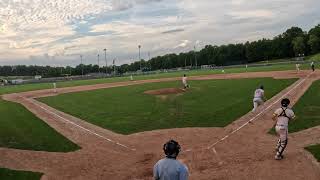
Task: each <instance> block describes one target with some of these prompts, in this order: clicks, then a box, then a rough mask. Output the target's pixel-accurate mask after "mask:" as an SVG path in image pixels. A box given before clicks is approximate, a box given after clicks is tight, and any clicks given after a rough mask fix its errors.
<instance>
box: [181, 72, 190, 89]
mask: <svg viewBox="0 0 320 180" xmlns="http://www.w3.org/2000/svg"><path fill="white" fill-rule="evenodd" d="M187 79H188V78H187V75H185V74H184V75H183V77H182V84H183V89H187V88H189V87H190V86H189V84H188V82H187Z"/></svg>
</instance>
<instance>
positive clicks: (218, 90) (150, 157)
mask: <svg viewBox="0 0 320 180" xmlns="http://www.w3.org/2000/svg"><path fill="white" fill-rule="evenodd" d="M278 68H279V69H278ZM293 68H294V67H293V66H292V65H290V66H288V65H281V66H279V67H278V66H270V67H269V66H266V67H259V68H250V69H244V68H235V69H228V70H226V73H221V71H209V70H203V71H190V72H177V73H168V74H158V75H149V76H137V77H135V81H128V78H127V77H123V78H113V79H99V80H86V81H71V82H63V83H60V84H58V87H63V88H61V89H58V93H54V92H53V91H52V89H49V88H51V85H50V84H35V85H22V86H12V87H4V88H1V89H0V93H1V94H2V100H0V113H1V119H0V121H1V125H0V147H1V148H0V153H1V158H0V167H2V168H3V169H0V179H40V178H43V179H150V178H151V177H152V167H153V164H154V163H155V162H157V160H159V159H160V158H161V157H162V150H161V148H162V145H163V143H164V142H166V141H167V140H169V139H176V140H177V141H178V142H179V143H180V144H181V146H182V153H181V155H180V156H179V159H180V160H181V161H183V162H184V163H186V164H187V166H188V168H189V170H190V178H191V179H301V178H304V179H315V180H316V179H319V178H320V166H319V163H318V162H317V160H318V161H319V159H320V141H319V139H320V133H319V132H320V129H319V128H320V127H319V125H320V120H319V119H320V118H319V116H320V114H319V107H320V104H319V102H320V101H319V100H320V94H319V91H320V81H319V79H320V74H319V72H315V73H311V72H310V71H309V70H304V71H301V72H296V71H295V70H292V69H293ZM306 68H307V66H306ZM280 69H281V70H284V69H285V70H288V71H278V70H280ZM290 69H291V70H290ZM184 73H188V76H189V83H190V85H191V87H190V88H189V89H187V90H186V91H183V90H182V88H181V80H180V79H181V76H182V74H184ZM260 85H264V86H265V90H266V97H267V101H266V102H265V103H264V104H263V105H262V106H261V107H259V108H258V110H257V111H256V112H254V113H253V112H251V109H252V96H253V92H254V90H255V89H256V88H257V87H259V86H260ZM35 90H36V91H35ZM12 93H13V94H12ZM284 97H288V98H290V100H291V101H292V104H291V106H292V107H293V110H294V112H295V113H296V116H297V118H296V120H295V121H293V122H292V123H291V124H290V126H289V132H290V135H289V145H288V148H287V150H286V152H285V159H284V160H282V161H280V162H278V161H275V160H274V159H273V157H274V147H275V145H276V142H277V137H275V136H274V135H270V134H268V132H269V130H270V129H271V128H272V125H273V122H272V120H271V117H272V114H273V111H274V110H275V109H276V108H278V107H279V106H280V104H279V101H280V100H281V99H282V98H284ZM249 122H251V123H249ZM304 149H306V150H304ZM292 164H295V166H294V167H292ZM128 167H130V168H128ZM282 167H292V168H282ZM5 168H8V169H5ZM9 169H11V170H9ZM33 172H35V173H33Z"/></svg>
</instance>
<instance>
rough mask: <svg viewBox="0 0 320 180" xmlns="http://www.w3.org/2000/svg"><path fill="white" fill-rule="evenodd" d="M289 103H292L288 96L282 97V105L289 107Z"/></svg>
mask: <svg viewBox="0 0 320 180" xmlns="http://www.w3.org/2000/svg"><path fill="white" fill-rule="evenodd" d="M289 104H290V100H289V99H288V98H285V99H282V101H281V105H282V106H283V107H288V106H289Z"/></svg>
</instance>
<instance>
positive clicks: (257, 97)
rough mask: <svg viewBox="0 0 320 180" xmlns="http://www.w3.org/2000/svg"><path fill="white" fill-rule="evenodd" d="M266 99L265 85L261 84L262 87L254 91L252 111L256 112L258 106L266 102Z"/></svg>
mask: <svg viewBox="0 0 320 180" xmlns="http://www.w3.org/2000/svg"><path fill="white" fill-rule="evenodd" d="M264 100H265V97H264V87H263V86H260V88H258V89H256V91H255V92H254V97H253V109H252V112H255V111H256V109H257V108H258V106H260V105H262V104H263V103H264Z"/></svg>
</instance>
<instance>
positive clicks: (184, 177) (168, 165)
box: [153, 140, 189, 180]
mask: <svg viewBox="0 0 320 180" xmlns="http://www.w3.org/2000/svg"><path fill="white" fill-rule="evenodd" d="M163 151H164V153H165V155H166V158H164V159H161V160H160V161H158V162H157V163H156V164H155V165H154V167H153V178H154V179H155V180H188V176H189V172H188V168H187V166H186V165H184V164H182V163H181V162H180V161H178V160H177V156H178V155H179V153H180V151H181V147H180V145H179V143H178V142H176V141H174V140H170V141H169V142H167V143H166V144H164V145H163Z"/></svg>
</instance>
